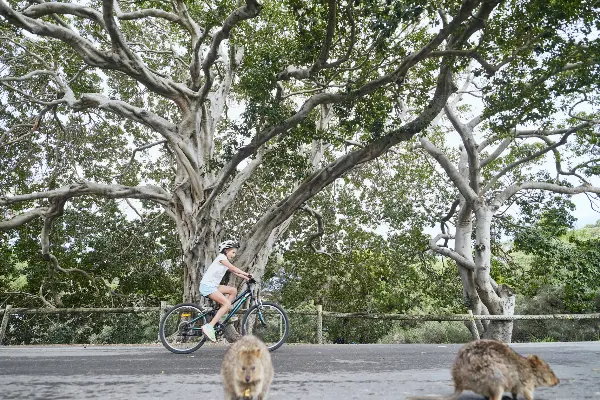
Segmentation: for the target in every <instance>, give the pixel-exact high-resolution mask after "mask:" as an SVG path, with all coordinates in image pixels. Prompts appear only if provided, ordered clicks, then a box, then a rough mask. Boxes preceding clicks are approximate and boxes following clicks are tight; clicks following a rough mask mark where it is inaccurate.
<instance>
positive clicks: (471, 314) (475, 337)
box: [467, 310, 480, 340]
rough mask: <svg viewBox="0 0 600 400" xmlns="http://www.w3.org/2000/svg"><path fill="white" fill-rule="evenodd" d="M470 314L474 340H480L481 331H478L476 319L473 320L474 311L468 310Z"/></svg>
mask: <svg viewBox="0 0 600 400" xmlns="http://www.w3.org/2000/svg"><path fill="white" fill-rule="evenodd" d="M467 312H468V313H469V317H470V319H469V323H470V324H471V329H469V330H470V331H471V336H473V340H479V339H480V338H479V330H478V329H477V324H476V323H475V319H474V318H473V311H471V310H468V311H467Z"/></svg>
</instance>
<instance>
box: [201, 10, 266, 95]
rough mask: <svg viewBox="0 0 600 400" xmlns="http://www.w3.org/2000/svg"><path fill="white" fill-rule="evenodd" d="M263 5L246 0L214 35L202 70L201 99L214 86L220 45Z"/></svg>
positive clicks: (254, 15)
mask: <svg viewBox="0 0 600 400" xmlns="http://www.w3.org/2000/svg"><path fill="white" fill-rule="evenodd" d="M261 8H262V7H261V5H260V4H258V2H257V1H256V0H246V5H245V6H243V7H240V8H238V9H237V10H235V11H233V12H232V13H231V14H230V15H229V16H228V17H227V18H226V19H225V22H224V23H223V26H221V29H220V30H219V31H218V32H217V33H215V35H214V36H213V39H212V42H211V44H210V48H209V50H208V53H207V54H206V57H205V58H204V61H203V62H202V71H204V85H203V86H202V88H201V89H200V97H199V99H200V101H203V100H204V99H206V96H207V95H208V92H209V91H210V88H211V87H212V83H213V77H212V75H211V71H210V68H211V67H212V65H213V64H214V63H215V61H216V60H217V54H218V50H219V46H220V45H221V42H222V41H223V40H224V39H227V38H228V37H229V33H230V32H231V30H232V29H233V27H234V26H235V25H237V24H239V23H240V22H242V21H245V20H248V19H251V18H254V17H256V16H257V15H258V13H259V12H260V9H261Z"/></svg>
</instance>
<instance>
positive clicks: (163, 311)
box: [156, 301, 167, 342]
mask: <svg viewBox="0 0 600 400" xmlns="http://www.w3.org/2000/svg"><path fill="white" fill-rule="evenodd" d="M166 313H167V302H166V301H161V302H160V311H159V313H158V329H159V330H158V333H157V334H156V337H157V339H158V341H159V342H160V321H162V319H163V317H164V316H165V314H166Z"/></svg>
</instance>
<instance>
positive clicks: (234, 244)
mask: <svg viewBox="0 0 600 400" xmlns="http://www.w3.org/2000/svg"><path fill="white" fill-rule="evenodd" d="M238 247H240V244H239V243H238V242H236V241H235V240H226V241H224V242H223V243H221V244H219V253H222V252H223V250H225V249H231V248H236V249H237V248H238Z"/></svg>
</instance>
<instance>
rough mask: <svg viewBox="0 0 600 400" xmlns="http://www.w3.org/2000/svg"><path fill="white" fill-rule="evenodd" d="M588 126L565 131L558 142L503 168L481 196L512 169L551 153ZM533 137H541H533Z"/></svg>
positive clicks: (483, 190) (583, 125)
mask: <svg viewBox="0 0 600 400" xmlns="http://www.w3.org/2000/svg"><path fill="white" fill-rule="evenodd" d="M588 126H590V123H588V122H586V123H584V124H581V125H578V126H575V127H573V128H570V129H567V130H566V132H565V134H564V135H563V137H562V138H561V139H560V140H559V141H558V142H556V143H554V144H551V145H549V146H547V147H545V148H543V149H541V150H539V151H536V152H535V153H533V154H531V155H530V156H528V157H524V158H522V159H520V160H517V161H515V162H512V163H510V164H509V165H507V166H506V167H504V168H503V169H502V170H501V171H500V172H498V173H497V174H496V175H495V176H494V177H493V178H492V179H490V181H489V182H488V183H487V184H486V185H485V186H484V187H483V189H482V190H481V194H483V193H485V192H487V191H488V190H490V189H491V188H493V187H494V185H495V184H496V182H498V179H500V178H501V177H503V176H504V175H506V173H508V172H509V171H511V170H513V169H514V168H516V167H517V166H519V165H521V164H524V163H526V162H529V161H531V160H534V159H536V158H538V157H540V156H542V155H544V154H546V153H547V152H549V151H552V150H554V149H556V148H557V147H560V146H562V145H564V144H565V143H567V139H568V138H569V136H570V135H572V134H573V133H575V132H577V131H578V130H580V129H583V128H585V127H588ZM519 136H521V135H519ZM527 136H531V135H529V134H527ZM535 136H542V135H535ZM547 140H548V142H547V143H551V142H550V140H549V139H547Z"/></svg>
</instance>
